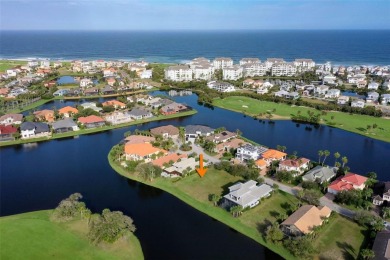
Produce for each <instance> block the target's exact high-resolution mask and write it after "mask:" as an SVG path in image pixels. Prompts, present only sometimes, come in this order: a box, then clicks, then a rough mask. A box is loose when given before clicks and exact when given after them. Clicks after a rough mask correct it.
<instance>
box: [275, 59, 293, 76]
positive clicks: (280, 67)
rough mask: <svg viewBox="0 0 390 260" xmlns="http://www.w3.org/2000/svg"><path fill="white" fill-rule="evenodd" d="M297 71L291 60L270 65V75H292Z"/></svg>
mask: <svg viewBox="0 0 390 260" xmlns="http://www.w3.org/2000/svg"><path fill="white" fill-rule="evenodd" d="M296 73H297V68H296V67H295V65H294V63H292V62H277V63H275V64H273V65H272V67H271V75H272V76H277V77H280V76H287V77H292V76H295V75H296Z"/></svg>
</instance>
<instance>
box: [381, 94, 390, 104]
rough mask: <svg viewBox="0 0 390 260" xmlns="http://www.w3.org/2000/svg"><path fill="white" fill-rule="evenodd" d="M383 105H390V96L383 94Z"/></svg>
mask: <svg viewBox="0 0 390 260" xmlns="http://www.w3.org/2000/svg"><path fill="white" fill-rule="evenodd" d="M381 100H382V105H387V104H389V103H390V94H383V95H382V96H381Z"/></svg>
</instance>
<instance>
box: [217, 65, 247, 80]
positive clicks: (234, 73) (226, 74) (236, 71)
mask: <svg viewBox="0 0 390 260" xmlns="http://www.w3.org/2000/svg"><path fill="white" fill-rule="evenodd" d="M242 73H243V69H242V67H241V66H240V65H233V66H231V67H224V68H223V69H222V75H223V77H222V78H223V80H238V79H240V78H242Z"/></svg>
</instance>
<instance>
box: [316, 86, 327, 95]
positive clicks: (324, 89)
mask: <svg viewBox="0 0 390 260" xmlns="http://www.w3.org/2000/svg"><path fill="white" fill-rule="evenodd" d="M328 91H329V86H326V85H321V86H317V87H316V88H315V90H314V94H316V95H317V96H323V95H325V94H326V93H327V92H328Z"/></svg>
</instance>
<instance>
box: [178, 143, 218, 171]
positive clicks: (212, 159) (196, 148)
mask: <svg viewBox="0 0 390 260" xmlns="http://www.w3.org/2000/svg"><path fill="white" fill-rule="evenodd" d="M173 141H174V143H175V144H176V145H177V147H180V146H181V142H180V141H179V140H178V139H174V140H173ZM191 146H192V150H190V151H187V152H185V151H179V152H180V153H185V154H191V153H193V152H195V153H197V154H201V153H202V154H203V159H204V160H207V161H208V163H219V162H220V160H219V159H217V158H215V157H212V156H210V155H208V154H206V153H205V152H204V151H203V148H202V147H200V146H199V145H196V144H191ZM206 165H207V164H206Z"/></svg>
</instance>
